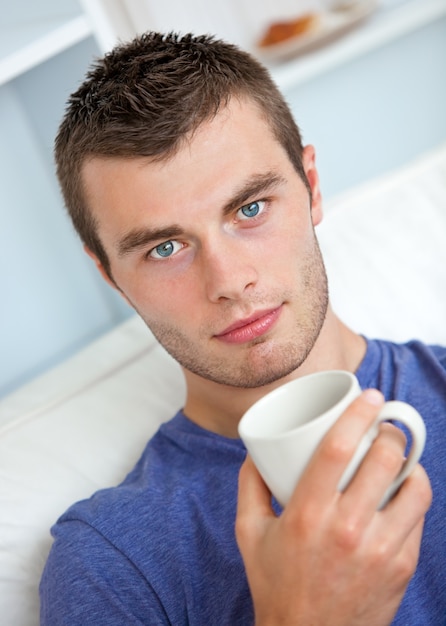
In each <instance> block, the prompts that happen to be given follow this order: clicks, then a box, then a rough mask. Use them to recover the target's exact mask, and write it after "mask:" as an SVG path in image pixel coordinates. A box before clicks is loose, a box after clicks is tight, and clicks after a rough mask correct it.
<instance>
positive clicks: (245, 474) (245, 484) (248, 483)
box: [235, 455, 274, 544]
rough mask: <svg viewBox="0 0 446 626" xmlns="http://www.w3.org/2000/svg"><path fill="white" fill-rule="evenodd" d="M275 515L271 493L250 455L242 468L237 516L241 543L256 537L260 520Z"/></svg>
mask: <svg viewBox="0 0 446 626" xmlns="http://www.w3.org/2000/svg"><path fill="white" fill-rule="evenodd" d="M271 517H274V513H273V511H272V508H271V493H270V491H269V489H268V487H267V486H266V485H265V483H264V481H263V479H262V477H261V476H260V474H259V472H258V470H257V468H256V466H255V465H254V462H253V461H252V459H251V457H250V456H249V455H248V456H247V457H246V459H245V461H244V463H243V465H242V467H241V469H240V473H239V480H238V500H237V517H236V526H235V529H236V537H237V541H238V542H239V544H240V543H246V542H247V541H248V540H249V539H250V538H252V539H254V534H255V530H256V527H257V526H258V524H259V520H264V519H265V518H266V519H269V518H271Z"/></svg>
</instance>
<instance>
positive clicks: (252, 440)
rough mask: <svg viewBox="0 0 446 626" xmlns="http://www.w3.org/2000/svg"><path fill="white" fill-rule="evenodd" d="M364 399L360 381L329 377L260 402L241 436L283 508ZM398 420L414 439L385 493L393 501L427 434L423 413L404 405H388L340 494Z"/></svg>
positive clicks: (346, 375) (297, 383)
mask: <svg viewBox="0 0 446 626" xmlns="http://www.w3.org/2000/svg"><path fill="white" fill-rule="evenodd" d="M360 393H361V388H360V386H359V383H358V380H357V378H356V376H354V375H353V374H351V373H350V372H345V371H341V370H339V371H337V370H333V371H326V372H318V373H316V374H310V375H309V376H303V377H302V378H298V379H296V380H293V381H291V382H289V383H286V384H285V385H282V386H281V387H278V388H277V389H275V390H274V391H272V392H270V393H268V394H267V395H265V396H264V397H263V398H261V399H260V400H258V401H257V402H256V403H255V404H253V405H252V406H251V408H250V409H248V411H247V412H246V413H245V414H244V416H243V417H242V419H241V421H240V423H239V434H240V437H241V439H242V440H243V442H244V443H245V446H246V448H247V450H248V452H249V454H250V455H251V457H252V459H253V461H254V463H255V465H256V466H257V469H258V470H259V472H260V474H261V476H262V478H263V480H264V481H265V483H266V484H267V485H268V487H269V489H270V491H271V493H272V494H273V495H274V496H275V498H276V500H277V501H278V502H279V503H280V504H281V505H282V506H285V505H286V503H287V502H288V500H289V499H290V496H291V494H292V492H293V490H294V488H295V486H296V484H297V482H298V480H299V478H300V476H301V474H302V472H303V471H304V469H305V467H306V465H307V464H308V461H309V460H310V457H311V456H312V454H313V453H314V451H315V450H316V448H317V446H318V444H319V443H320V441H321V440H322V438H323V437H324V435H325V434H326V432H327V431H328V430H329V429H330V427H331V426H332V425H333V424H334V422H335V421H336V420H337V419H338V418H339V417H340V416H341V414H342V413H343V412H344V411H345V409H346V408H347V407H348V406H349V404H351V402H352V401H353V400H354V399H355V398H356V397H357V396H358V395H359V394H360ZM386 420H397V421H398V422H401V423H402V424H404V425H405V426H406V427H407V428H408V429H409V431H410V433H411V439H412V445H411V449H410V452H409V454H408V457H407V459H406V460H405V461H404V463H403V465H402V468H401V471H400V473H399V474H398V476H397V477H396V478H395V480H394V481H393V483H392V484H391V486H390V487H389V489H388V490H387V492H386V493H385V495H384V497H383V499H382V501H381V503H380V508H382V507H383V506H385V504H386V503H387V502H388V501H389V500H390V498H391V497H392V496H393V495H394V493H395V492H396V491H397V490H398V488H399V487H400V485H401V484H402V483H403V481H404V480H405V479H406V478H407V476H408V475H409V474H410V473H411V471H412V470H413V468H414V466H415V465H416V463H417V462H418V460H419V458H420V456H421V454H422V452H423V448H424V443H425V439H426V428H425V426H424V422H423V420H422V418H421V416H420V415H419V413H418V412H417V411H416V410H415V409H414V408H413V407H411V406H410V405H408V404H406V403H405V402H399V401H392V402H386V403H385V404H384V406H383V408H382V410H381V412H380V413H379V415H378V417H377V419H376V420H375V422H374V423H373V424H372V426H371V428H370V429H369V430H368V431H367V433H366V434H365V435H364V436H363V438H362V439H361V441H360V443H359V446H358V448H357V450H356V452H355V454H354V456H353V458H352V460H351V461H350V463H349V465H348V466H347V468H346V470H345V472H344V474H343V476H342V478H341V480H340V482H339V485H338V489H339V490H340V491H344V489H345V488H346V487H347V485H348V483H349V482H350V480H351V478H352V477H353V475H354V473H355V472H356V470H357V468H358V467H359V465H360V463H361V461H362V459H363V458H364V456H365V454H366V453H367V451H368V449H369V448H370V446H371V444H372V442H373V440H374V439H375V438H376V437H377V435H378V431H379V424H380V422H383V421H386Z"/></svg>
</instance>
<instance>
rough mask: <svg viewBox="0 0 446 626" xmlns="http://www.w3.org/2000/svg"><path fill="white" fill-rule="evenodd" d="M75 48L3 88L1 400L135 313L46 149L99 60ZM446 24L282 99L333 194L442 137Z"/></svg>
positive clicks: (88, 45)
mask: <svg viewBox="0 0 446 626" xmlns="http://www.w3.org/2000/svg"><path fill="white" fill-rule="evenodd" d="M96 52H97V51H96V48H95V45H94V43H93V41H87V42H84V43H83V44H80V45H78V46H76V47H74V48H73V49H71V50H70V51H68V52H66V53H64V54H63V55H60V56H58V57H57V58H56V59H53V60H51V61H49V62H48V63H46V64H44V66H42V67H39V68H37V69H36V70H33V71H31V72H29V73H28V74H26V75H24V76H23V77H21V78H20V79H17V80H15V81H13V82H12V83H10V84H8V85H6V86H3V87H0V137H1V141H0V286H1V292H0V293H1V304H0V368H1V369H0V395H2V394H5V393H7V392H9V391H11V390H13V389H14V388H15V387H17V386H18V385H20V384H22V383H24V382H25V381H27V380H29V379H30V378H31V377H33V376H35V375H36V374H37V373H39V372H42V371H44V370H45V369H46V368H48V367H50V366H52V365H55V364H57V363H58V362H59V361H60V360H61V359H63V358H66V357H67V356H69V355H70V354H72V353H73V352H75V351H76V350H78V349H79V348H80V347H81V346H83V345H85V344H86V343H88V342H89V341H91V340H92V339H93V338H94V337H96V336H98V335H100V334H101V333H104V332H105V331H107V330H108V329H110V328H112V327H113V326H114V325H116V324H117V323H118V322H119V321H121V320H123V319H125V318H126V317H127V316H129V315H130V313H131V312H130V309H129V308H128V307H127V305H125V304H124V303H123V302H122V301H121V299H120V298H119V297H118V296H117V295H115V293H114V292H112V290H111V289H110V288H109V287H108V286H107V285H106V284H105V283H104V282H103V281H102V279H100V277H99V275H98V274H97V272H96V270H95V268H94V267H93V264H92V263H91V261H90V260H89V259H88V258H87V257H86V256H85V254H84V253H83V251H82V249H81V246H80V244H79V242H78V240H77V238H76V236H75V235H74V234H73V232H72V229H71V226H70V224H69V222H68V219H67V218H66V216H65V213H64V211H63V209H62V203H61V200H60V197H59V192H58V189H57V184H56V180H55V177H54V173H53V164H52V156H51V151H52V141H53V137H54V134H55V132H56V128H57V125H58V122H59V120H60V117H61V115H62V112H63V108H64V102H65V100H66V97H67V96H68V94H69V93H70V92H71V91H72V90H73V89H74V88H75V87H76V85H77V83H78V82H79V81H80V80H81V78H82V76H83V73H84V71H85V69H86V68H87V66H88V64H89V62H90V60H91V59H92V57H93V56H94V55H95V54H96ZM445 59H446V22H445V20H442V21H439V22H437V23H436V24H433V25H432V26H430V27H429V28H424V29H422V30H420V31H419V32H416V33H414V34H412V35H410V36H406V37H404V38H402V39H400V40H398V41H396V42H394V43H392V44H390V45H388V46H386V47H385V48H383V49H381V50H378V51H375V52H373V53H370V54H368V55H366V56H364V57H361V58H358V59H357V60H355V61H353V62H350V63H348V64H346V65H345V66H343V67H341V68H339V69H337V70H336V71H330V72H329V73H327V74H324V75H321V76H319V77H318V78H317V79H315V80H312V81H310V82H308V83H306V84H304V85H301V86H299V87H298V88H295V89H294V90H291V91H289V92H288V93H287V94H286V95H287V97H288V99H289V101H290V103H291V104H292V108H293V110H294V112H295V114H296V118H297V120H298V123H299V124H300V126H301V128H302V130H303V133H304V137H305V140H306V141H308V142H312V143H314V144H315V145H316V147H317V153H318V163H319V169H320V175H321V182H322V189H323V191H324V193H325V196H326V197H330V196H332V195H333V194H336V193H338V192H340V191H342V190H344V189H346V188H348V187H350V186H351V185H353V184H356V183H358V182H361V181H363V180H366V179H368V178H370V177H372V176H375V175H377V174H379V173H382V172H384V171H386V170H388V169H391V168H393V167H396V166H399V165H401V164H403V163H405V162H407V161H409V160H410V159H412V158H413V157H414V156H416V155H417V154H419V153H421V152H423V151H424V150H426V149H429V148H431V147H434V146H435V145H437V144H438V143H440V142H442V141H445V140H446V115H445V113H444V112H445V111H446V76H445V74H446V72H445Z"/></svg>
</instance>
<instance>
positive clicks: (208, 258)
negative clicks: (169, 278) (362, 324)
mask: <svg viewBox="0 0 446 626" xmlns="http://www.w3.org/2000/svg"><path fill="white" fill-rule="evenodd" d="M202 254H203V259H202V260H203V274H204V285H205V289H206V293H207V296H208V298H209V300H210V301H211V302H218V301H221V300H238V299H240V298H241V297H243V296H245V295H246V291H247V290H249V289H251V288H252V287H254V285H255V284H256V283H257V280H258V274H257V267H256V264H255V262H254V259H253V258H252V255H251V254H250V253H249V250H248V249H247V247H246V246H243V244H242V243H241V242H240V241H239V240H238V239H237V238H232V237H230V236H227V237H226V238H224V240H222V241H219V242H218V243H217V242H216V241H215V240H214V241H213V242H212V243H209V244H207V245H206V247H205V248H203V249H202Z"/></svg>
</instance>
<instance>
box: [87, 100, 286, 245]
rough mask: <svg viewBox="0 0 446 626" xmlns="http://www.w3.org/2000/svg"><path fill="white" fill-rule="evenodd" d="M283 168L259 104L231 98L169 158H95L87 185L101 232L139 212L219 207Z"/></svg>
mask: <svg viewBox="0 0 446 626" xmlns="http://www.w3.org/2000/svg"><path fill="white" fill-rule="evenodd" d="M284 167H285V168H286V167H289V168H291V169H292V167H291V163H290V162H289V160H288V157H287V155H286V153H285V151H284V150H283V148H282V147H281V146H280V144H279V143H278V141H277V140H276V139H275V137H274V135H273V133H272V130H271V128H270V126H269V125H268V123H267V122H266V120H265V117H264V116H263V114H262V113H261V111H260V110H259V108H258V107H257V106H256V105H255V104H254V103H252V102H251V101H239V100H232V101H231V102H230V104H229V105H228V106H227V107H225V108H224V109H222V110H221V111H219V112H218V114H217V115H216V116H215V117H214V118H212V119H211V120H208V121H206V122H204V123H202V124H201V125H200V126H199V127H198V128H197V130H196V131H195V132H194V133H193V134H192V135H191V136H190V137H188V138H187V140H185V141H184V142H183V144H182V145H181V146H180V148H179V149H178V150H177V152H176V153H175V154H174V155H172V156H171V157H170V158H168V159H166V160H164V161H150V160H149V159H147V158H142V157H138V158H129V159H124V158H116V157H113V158H103V157H101V158H99V157H97V158H93V159H91V160H90V161H88V162H87V163H86V164H85V165H84V168H83V183H84V189H85V192H86V199H87V204H88V206H89V209H90V210H91V211H92V213H93V215H94V217H95V218H96V220H97V221H98V225H99V234H100V236H102V234H103V233H104V234H105V233H106V231H107V230H110V231H111V230H113V231H115V232H116V230H117V229H118V230H122V229H125V228H128V224H127V222H128V220H130V219H134V218H135V217H136V216H138V217H142V216H143V215H144V216H145V217H146V218H147V217H148V216H150V217H151V218H153V219H159V218H160V215H161V214H164V215H165V216H166V219H167V217H169V219H170V218H171V217H172V216H173V215H174V212H175V210H177V212H179V211H181V209H184V207H185V206H187V208H188V211H189V212H192V211H193V210H194V209H195V208H197V207H199V206H208V207H211V206H219V205H220V206H221V205H222V204H224V203H225V202H227V201H228V199H229V197H230V195H231V193H232V189H233V188H234V189H235V188H236V187H238V186H240V184H242V183H243V181H244V179H246V178H248V177H252V176H253V175H259V174H262V173H264V172H266V171H271V170H276V171H279V170H283V168H284Z"/></svg>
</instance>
